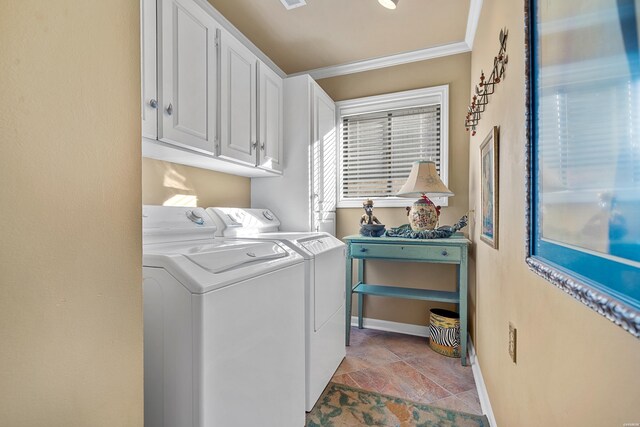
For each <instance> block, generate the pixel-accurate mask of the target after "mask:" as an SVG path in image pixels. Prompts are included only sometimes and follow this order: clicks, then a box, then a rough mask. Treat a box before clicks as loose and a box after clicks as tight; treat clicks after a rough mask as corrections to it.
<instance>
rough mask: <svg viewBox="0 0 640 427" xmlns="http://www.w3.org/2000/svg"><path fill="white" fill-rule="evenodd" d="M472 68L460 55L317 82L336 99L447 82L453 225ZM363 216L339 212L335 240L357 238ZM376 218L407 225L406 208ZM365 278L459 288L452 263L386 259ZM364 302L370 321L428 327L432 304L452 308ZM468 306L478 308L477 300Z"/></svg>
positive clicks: (461, 184) (464, 188)
mask: <svg viewBox="0 0 640 427" xmlns="http://www.w3.org/2000/svg"><path fill="white" fill-rule="evenodd" d="M470 66H471V55H470V54H461V55H455V56H449V57H445V58H439V59H433V60H430V61H423V62H417V63H412V64H406V65H400V66H396V67H391V68H384V69H381V70H374V71H368V72H363V73H358V74H349V75H346V76H340V77H333V78H329V79H324V80H320V81H319V82H318V83H319V84H320V86H322V88H323V89H324V90H325V91H327V93H328V94H329V96H331V97H332V98H333V99H334V100H336V101H341V100H345V99H351V98H360V97H364V96H371V95H380V94H384V93H391V92H398V91H403V90H411V89H418V88H424V87H431V86H438V85H443V84H449V102H450V104H449V188H450V189H451V190H452V191H453V192H454V193H455V197H452V198H450V199H449V206H448V207H446V208H443V210H442V216H441V221H440V222H441V224H453V223H454V222H455V221H457V220H458V219H459V218H460V217H461V216H462V215H464V214H465V213H466V212H467V210H468V195H469V189H468V185H469V174H468V161H469V147H468V145H469V142H468V136H467V132H466V131H465V129H464V127H463V121H462V118H463V117H464V114H465V110H466V108H467V107H466V104H467V102H468V94H469V91H470V86H469V84H470V83H469V82H470V75H469V69H470ZM411 203H412V200H411V199H408V200H407V204H408V205H409V204H411ZM362 213H363V211H362V209H338V212H337V236H338V237H344V236H347V235H349V234H357V233H358V230H359V228H360V226H359V223H358V221H359V219H360V216H361V215H362ZM375 215H376V216H377V217H378V218H379V219H380V220H381V221H382V222H383V223H385V224H386V225H387V227H397V226H399V225H401V224H406V223H407V217H406V211H405V209H404V208H376V209H375ZM466 230H467V229H465V230H463V231H465V232H466ZM365 275H366V280H367V281H368V282H370V283H381V284H390V285H393V284H398V285H403V286H410V287H416V288H420V287H427V288H430V289H439V290H453V289H455V280H456V276H455V268H454V267H453V266H450V265H434V264H430V265H428V264H405V263H403V264H398V263H388V262H383V261H369V262H368V265H367V268H366V271H365ZM365 298H366V302H365V306H366V310H365V316H366V317H370V318H375V319H382V320H390V321H394V322H402V323H411V324H416V325H426V324H428V312H429V308H431V307H433V306H438V307H445V308H451V306H449V305H447V304H437V303H428V302H424V301H411V300H403V299H396V298H381V297H365ZM354 301H355V300H354ZM470 304H471V305H473V304H474V299H473V298H472V300H471V301H470ZM354 313H355V311H354Z"/></svg>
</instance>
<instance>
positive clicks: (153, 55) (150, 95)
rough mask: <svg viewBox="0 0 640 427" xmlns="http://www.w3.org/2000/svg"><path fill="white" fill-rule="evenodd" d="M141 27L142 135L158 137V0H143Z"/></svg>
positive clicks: (141, 3)
mask: <svg viewBox="0 0 640 427" xmlns="http://www.w3.org/2000/svg"><path fill="white" fill-rule="evenodd" d="M140 29H141V34H142V37H141V38H140V39H141V43H140V54H141V56H142V61H141V63H140V67H141V68H142V136H144V137H147V138H151V139H157V138H158V74H157V70H158V65H157V62H156V60H157V52H156V47H157V46H156V0H141V2H140Z"/></svg>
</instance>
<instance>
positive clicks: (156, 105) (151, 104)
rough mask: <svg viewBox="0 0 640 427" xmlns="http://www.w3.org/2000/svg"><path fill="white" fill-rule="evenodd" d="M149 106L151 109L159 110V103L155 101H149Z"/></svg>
mask: <svg viewBox="0 0 640 427" xmlns="http://www.w3.org/2000/svg"><path fill="white" fill-rule="evenodd" d="M149 106H150V107H151V108H158V101H156V100H155V99H150V100H149Z"/></svg>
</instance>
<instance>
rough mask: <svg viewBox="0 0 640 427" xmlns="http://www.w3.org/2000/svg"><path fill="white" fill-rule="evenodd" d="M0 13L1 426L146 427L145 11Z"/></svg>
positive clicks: (58, 5) (114, 6)
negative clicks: (142, 152)
mask: <svg viewBox="0 0 640 427" xmlns="http://www.w3.org/2000/svg"><path fill="white" fill-rule="evenodd" d="M0 9H1V10H2V12H1V13H0V76H2V77H0V93H2V102H0V182H1V183H2V184H1V185H0V218H2V221H1V222H0V242H2V243H1V244H0V271H1V272H2V273H1V274H0V425H2V426H109V427H113V426H141V425H142V418H143V403H142V399H143V395H142V393H143V392H142V389H143V378H142V292H141V282H142V276H141V231H140V202H141V200H140V136H139V135H140V65H139V63H140V52H139V43H140V37H139V31H140V29H139V2H137V1H130V0H110V1H103V2H96V1H70V0H65V1H57V2H55V4H52V3H51V2H45V1H41V0H3V1H2V2H1V6H0Z"/></svg>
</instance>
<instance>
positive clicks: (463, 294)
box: [344, 233, 470, 366]
mask: <svg viewBox="0 0 640 427" xmlns="http://www.w3.org/2000/svg"><path fill="white" fill-rule="evenodd" d="M344 241H345V242H346V243H347V246H348V247H347V278H346V279H347V280H346V291H347V294H346V296H347V298H346V316H347V323H346V327H347V330H346V341H347V342H346V344H347V345H349V341H350V332H351V329H350V327H351V299H352V298H351V297H352V295H353V294H354V293H355V294H357V295H358V328H360V329H362V328H363V322H362V310H363V308H364V295H375V296H382V297H395V298H407V299H416V300H424V301H439V302H448V303H453V304H456V307H457V308H458V312H459V313H460V345H461V351H460V353H461V362H462V365H465V366H466V364H467V289H468V282H467V268H468V267H467V259H468V247H469V243H470V242H469V240H467V239H466V238H465V237H464V235H463V234H462V233H456V234H454V235H453V236H451V237H450V238H448V239H405V238H399V237H364V236H360V235H354V236H347V237H345V238H344ZM354 259H356V260H358V283H356V285H355V286H353V260H354ZM374 259H378V260H388V261H401V262H431V263H443V264H456V265H457V270H458V282H457V286H456V290H455V292H445V291H435V290H428V289H414V288H406V287H400V286H384V285H374V284H370V283H365V282H364V265H365V261H366V260H374Z"/></svg>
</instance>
